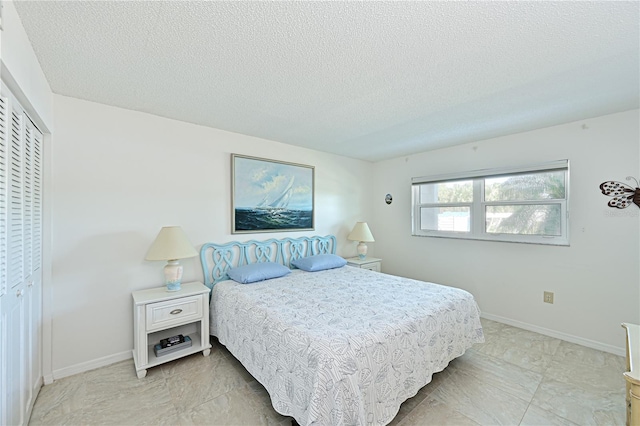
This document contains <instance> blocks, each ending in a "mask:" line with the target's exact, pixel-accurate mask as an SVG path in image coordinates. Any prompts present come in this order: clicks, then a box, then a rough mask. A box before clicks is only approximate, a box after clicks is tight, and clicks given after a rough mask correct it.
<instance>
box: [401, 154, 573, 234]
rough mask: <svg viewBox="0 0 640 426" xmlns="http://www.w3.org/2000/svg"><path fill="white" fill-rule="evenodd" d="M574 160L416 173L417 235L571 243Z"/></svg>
mask: <svg viewBox="0 0 640 426" xmlns="http://www.w3.org/2000/svg"><path fill="white" fill-rule="evenodd" d="M568 182H569V162H568V161H567V160H562V161H556V162H553V163H547V164H543V165H538V166H531V167H525V168H513V169H496V170H481V171H476V172H469V173H462V174H455V175H443V176H429V177H421V178H414V179H413V183H412V206H413V211H412V215H413V220H412V223H413V230H412V234H413V235H417V236H431V237H448V238H467V239H476V240H491V241H511V242H521V243H539V244H554V245H568V244H569V234H568V212H567V201H568V198H569V191H568V187H569V186H568Z"/></svg>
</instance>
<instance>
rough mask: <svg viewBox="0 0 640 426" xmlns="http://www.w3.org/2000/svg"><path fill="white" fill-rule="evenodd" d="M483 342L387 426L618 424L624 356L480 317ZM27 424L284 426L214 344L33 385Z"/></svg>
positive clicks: (287, 420) (622, 417)
mask: <svg viewBox="0 0 640 426" xmlns="http://www.w3.org/2000/svg"><path fill="white" fill-rule="evenodd" d="M482 323H483V326H484V330H485V336H486V342H485V343H484V344H481V345H476V346H474V347H473V348H472V349H470V350H468V351H467V353H465V355H463V356H462V357H460V358H458V359H456V360H454V361H452V362H451V364H450V365H449V367H447V368H446V369H445V370H444V371H443V372H441V373H438V374H436V375H434V377H433V381H432V382H431V383H429V384H428V385H427V386H425V387H424V388H422V390H421V391H420V392H419V393H418V394H417V395H416V396H415V397H413V398H411V399H409V400H407V401H406V402H405V403H404V404H403V405H402V407H401V408H400V412H399V413H398V415H397V416H396V418H395V419H394V420H393V422H392V423H391V424H392V425H401V426H409V425H624V424H625V409H624V392H625V383H624V379H623V378H622V372H623V371H624V359H623V358H622V357H619V356H616V355H612V354H609V353H605V352H600V351H597V350H594V349H589V348H585V347H583V346H579V345H575V344H572V343H567V342H564V341H561V340H558V339H554V338H551V337H547V336H543V335H541V334H537V333H533V332H530V331H526V330H522V329H519V328H515V327H511V326H508V325H504V324H500V323H497V322H494V321H488V320H482ZM29 424H30V425H143V424H153V425H163V424H166V425H194V424H202V425H291V424H292V419H291V418H289V417H285V416H281V415H279V414H278V413H276V412H275V411H274V410H273V408H272V407H271V404H270V399H269V396H268V394H267V392H266V391H265V390H264V388H263V387H262V386H261V385H260V384H259V383H257V382H256V381H255V380H254V379H253V377H252V376H251V375H249V373H247V371H246V370H245V369H244V368H243V367H242V365H241V364H240V363H239V362H238V361H236V360H235V358H234V357H233V356H232V355H231V354H229V352H227V350H226V349H225V348H224V347H223V346H222V345H220V344H218V343H217V342H216V343H215V344H214V348H213V349H212V352H211V355H210V356H209V357H203V356H202V355H201V354H195V355H192V356H190V357H186V358H183V359H181V360H177V361H173V362H171V363H167V364H165V365H162V366H158V367H156V368H153V369H150V370H149V372H148V374H147V377H145V378H144V379H140V380H139V379H137V377H136V374H135V370H134V367H133V361H131V360H129V361H124V362H120V363H117V364H114V365H111V366H107V367H104V368H100V369H97V370H93V371H88V372H86V373H82V374H78V375H76V376H72V377H67V378H64V379H61V380H57V381H55V382H54V383H52V384H51V385H48V386H45V387H43V388H42V389H41V391H40V394H39V396H38V399H37V400H36V403H35V406H34V409H33V413H32V415H31V420H30V423H29Z"/></svg>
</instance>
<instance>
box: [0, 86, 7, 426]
mask: <svg viewBox="0 0 640 426" xmlns="http://www.w3.org/2000/svg"><path fill="white" fill-rule="evenodd" d="M7 108H8V105H7V98H5V97H0V424H3V425H5V424H9V422H8V414H7V413H8V412H9V407H8V403H9V398H8V397H6V395H8V391H9V389H8V386H7V383H8V377H7V370H8V365H9V359H8V357H9V352H8V350H7V345H8V342H9V341H8V335H9V330H8V322H9V321H8V319H9V317H8V315H7V311H6V308H5V306H4V305H5V303H4V301H5V299H7V297H8V296H7V227H8V225H7V204H8V201H7V200H8V190H7V188H8V186H7V184H8V175H9V171H8V164H9V157H8V155H9V154H8V151H9V142H8V136H7V135H8V130H7V129H8V128H9V126H8V119H7ZM3 296H4V297H3Z"/></svg>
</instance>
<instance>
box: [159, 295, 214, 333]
mask: <svg viewBox="0 0 640 426" xmlns="http://www.w3.org/2000/svg"><path fill="white" fill-rule="evenodd" d="M198 318H202V296H201V295H200V296H192V297H183V298H181V299H174V300H167V301H165V302H158V303H150V304H148V305H147V330H148V331H152V330H156V329H164V328H167V327H172V326H174V325H179V324H182V323H184V322H185V321H194V320H197V319H198Z"/></svg>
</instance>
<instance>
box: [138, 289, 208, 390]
mask: <svg viewBox="0 0 640 426" xmlns="http://www.w3.org/2000/svg"><path fill="white" fill-rule="evenodd" d="M210 291H211V290H209V288H208V287H206V286H205V285H204V284H202V283H199V282H192V283H186V284H182V288H181V289H180V290H178V291H168V290H167V287H166V286H163V287H156V288H151V289H148V290H140V291H134V292H133V293H132V296H133V361H134V363H135V365H136V373H137V375H138V378H139V379H141V378H143V377H145V376H146V375H147V369H148V368H151V367H155V366H156V365H160V364H164V363H165V362H169V361H173V360H174V359H178V358H181V357H183V356H186V355H190V354H193V353H196V352H200V351H202V355H204V356H209V352H210V351H211V344H210V343H209V292H210ZM178 334H182V335H184V336H189V337H190V338H191V346H190V347H187V348H184V349H180V350H178V351H176V352H171V353H168V354H165V355H161V356H156V354H155V352H154V350H153V347H154V346H155V345H156V344H157V343H160V340H161V339H166V338H167V337H171V336H175V335H178Z"/></svg>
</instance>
